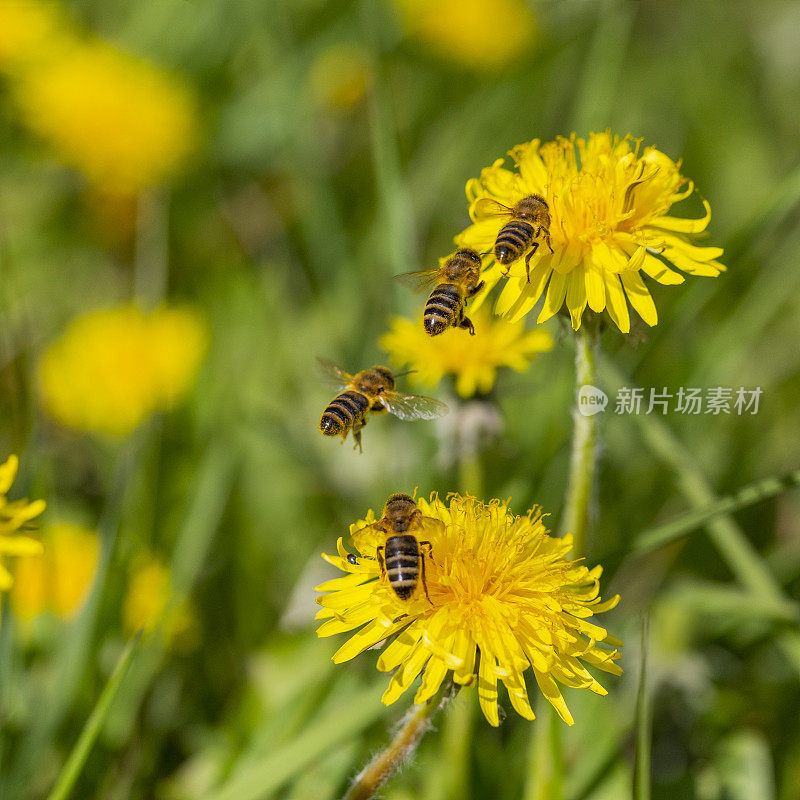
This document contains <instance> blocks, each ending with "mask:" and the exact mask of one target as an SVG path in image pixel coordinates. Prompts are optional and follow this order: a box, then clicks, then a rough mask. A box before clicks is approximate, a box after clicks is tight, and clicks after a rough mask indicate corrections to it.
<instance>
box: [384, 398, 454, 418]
mask: <svg viewBox="0 0 800 800" xmlns="http://www.w3.org/2000/svg"><path fill="white" fill-rule="evenodd" d="M381 400H382V401H383V405H384V406H385V407H386V410H387V411H388V412H389V413H390V414H394V415H395V416H396V417H399V418H400V419H436V417H441V416H442V415H443V414H446V413H447V412H448V411H449V409H448V408H447V406H446V405H445V404H444V403H440V402H439V401H438V400H434V399H433V398H432V397H422V396H421V395H418V394H403V393H402V392H384V394H382V395H381Z"/></svg>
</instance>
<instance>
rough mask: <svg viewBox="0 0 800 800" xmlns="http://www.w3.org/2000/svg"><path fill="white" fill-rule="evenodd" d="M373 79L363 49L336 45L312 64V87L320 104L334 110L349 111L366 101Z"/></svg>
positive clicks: (323, 52)
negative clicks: (364, 99) (365, 96)
mask: <svg viewBox="0 0 800 800" xmlns="http://www.w3.org/2000/svg"><path fill="white" fill-rule="evenodd" d="M370 80H371V73H370V68H369V60H368V57H367V54H366V53H365V52H364V50H363V49H362V48H360V47H358V46H356V45H353V44H336V45H333V46H331V47H328V48H327V49H325V50H323V51H322V52H321V53H320V54H319V55H318V56H317V57H316V58H315V59H314V62H313V64H312V65H311V72H310V74H309V85H310V88H311V93H312V94H313V96H314V99H315V100H316V101H317V103H318V104H319V105H320V106H322V107H323V108H326V109H328V110H332V111H347V110H348V109H351V108H353V107H354V106H356V105H358V103H360V102H361V100H363V98H364V95H365V94H366V92H367V87H368V86H369V83H370Z"/></svg>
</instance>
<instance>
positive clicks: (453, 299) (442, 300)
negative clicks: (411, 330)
mask: <svg viewBox="0 0 800 800" xmlns="http://www.w3.org/2000/svg"><path fill="white" fill-rule="evenodd" d="M481 266H482V263H481V257H480V256H479V255H478V253H477V252H476V251H475V250H471V249H470V248H468V247H465V248H463V249H462V250H456V252H455V253H453V255H452V256H450V258H448V259H447V261H445V262H444V264H442V266H441V267H439V269H428V270H423V271H422V272H407V273H405V274H404V275H398V276H397V277H398V279H399V280H401V281H402V282H403V283H405V284H407V285H408V286H411V288H413V289H415V290H418V291H422V290H425V289H429V288H430V287H431V286H434V284H435V286H434V289H433V291H432V292H431V293H430V296H429V297H428V302H427V303H425V313H424V315H423V318H422V324H423V325H424V326H425V332H426V333H427V334H428V335H429V336H438V335H439V334H440V333H443V332H444V331H445V330H447V328H449V327H451V326H452V327H453V328H462V329H464V330H468V331H469V332H470V334H471V335H472V336H474V335H475V326H474V325H473V324H472V322H471V321H470V319H469V318H468V317H467V316H466V315H465V314H464V311H465V310H466V308H467V300H469V299H470V297H474V296H475V295H476V294H477V293H478V292H479V291H480V290H481V289H482V288H483V286H484V283H485V282H484V281H480V283H479V282H478V281H479V279H480V276H481Z"/></svg>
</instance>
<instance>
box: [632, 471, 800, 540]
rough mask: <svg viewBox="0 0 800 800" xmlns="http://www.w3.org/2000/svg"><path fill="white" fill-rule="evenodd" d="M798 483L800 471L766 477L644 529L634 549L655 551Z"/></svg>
mask: <svg viewBox="0 0 800 800" xmlns="http://www.w3.org/2000/svg"><path fill="white" fill-rule="evenodd" d="M798 485H800V470H796V471H795V472H791V473H789V474H788V475H785V476H784V477H782V478H766V479H765V480H762V481H756V482H754V483H750V484H748V485H747V486H745V487H744V488H743V489H739V491H738V492H734V493H733V494H731V495H728V496H727V497H723V498H722V499H721V500H717V501H716V502H714V503H711V504H710V505H707V506H705V507H704V508H699V509H696V510H695V511H689V512H688V513H686V514H681V515H680V516H679V517H676V518H675V519H673V520H670V521H669V522H665V523H663V524H662V525H654V526H653V527H651V528H647V529H646V530H643V531H642V532H641V533H639V534H637V536H636V537H635V538H634V540H633V551H634V552H636V553H643V552H647V551H649V550H655V549H656V548H657V547H662V546H663V545H665V544H669V543H670V542H674V541H677V540H678V539H680V538H681V537H683V536H686V535H687V534H689V533H691V532H692V531H693V530H695V529H696V528H699V527H700V526H701V525H704V524H705V523H706V522H708V521H709V520H712V519H714V518H715V517H718V516H720V515H721V514H732V513H733V512H735V511H739V510H741V509H743V508H747V507H748V506H752V505H755V504H756V503H760V502H761V501H762V500H767V499H769V498H770V497H776V496H777V495H779V494H782V493H783V492H785V491H786V490H787V489H791V488H792V487H794V486H798Z"/></svg>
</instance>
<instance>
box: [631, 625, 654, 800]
mask: <svg viewBox="0 0 800 800" xmlns="http://www.w3.org/2000/svg"><path fill="white" fill-rule="evenodd" d="M648 631H649V618H648V616H647V614H645V615H644V616H643V617H642V653H641V660H642V665H641V668H640V673H639V690H638V692H637V695H636V736H635V743H636V754H635V757H634V765H633V797H634V800H650V756H651V749H652V744H651V741H652V728H653V720H652V716H653V710H652V707H651V704H650V696H649V694H650V690H649V688H648V680H647V677H648V676H647V649H648V642H649V633H648Z"/></svg>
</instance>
